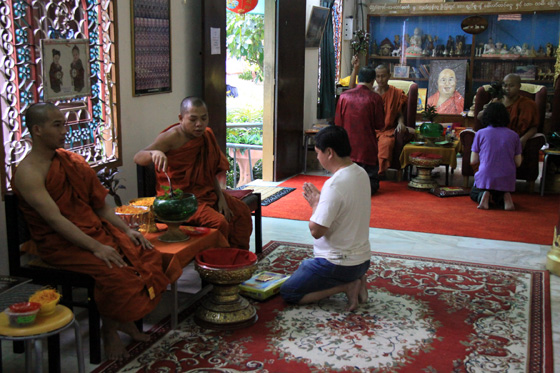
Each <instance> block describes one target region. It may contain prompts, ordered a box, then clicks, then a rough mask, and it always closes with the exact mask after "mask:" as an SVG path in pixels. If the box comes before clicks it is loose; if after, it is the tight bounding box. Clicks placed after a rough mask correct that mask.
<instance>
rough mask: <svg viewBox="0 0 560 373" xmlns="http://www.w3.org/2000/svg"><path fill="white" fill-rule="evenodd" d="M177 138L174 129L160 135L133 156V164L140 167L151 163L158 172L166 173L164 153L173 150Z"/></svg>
mask: <svg viewBox="0 0 560 373" xmlns="http://www.w3.org/2000/svg"><path fill="white" fill-rule="evenodd" d="M178 136H179V135H178V133H177V132H176V131H175V129H174V128H173V129H171V130H169V131H166V132H164V133H160V134H159V135H158V137H156V139H155V140H154V142H153V143H151V144H150V145H149V146H148V147H146V148H144V149H142V150H140V151H139V152H138V153H136V154H135V155H134V162H135V163H136V164H139V165H140V166H148V165H150V164H152V163H153V164H154V165H155V167H156V168H157V170H158V171H167V156H166V155H165V153H167V152H168V151H169V150H171V149H173V148H174V145H175V141H176V140H177V138H178Z"/></svg>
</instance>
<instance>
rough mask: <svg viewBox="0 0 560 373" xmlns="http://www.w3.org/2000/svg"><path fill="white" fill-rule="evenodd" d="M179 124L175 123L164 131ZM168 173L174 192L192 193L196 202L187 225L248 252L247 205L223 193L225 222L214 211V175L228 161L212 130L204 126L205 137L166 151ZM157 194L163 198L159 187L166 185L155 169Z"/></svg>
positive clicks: (248, 218)
mask: <svg viewBox="0 0 560 373" xmlns="http://www.w3.org/2000/svg"><path fill="white" fill-rule="evenodd" d="M177 125H179V123H176V124H174V125H172V126H170V127H168V128H166V129H165V130H164V131H163V132H165V131H168V130H169V129H171V128H173V127H175V126H177ZM166 155H167V162H168V169H167V174H168V175H169V178H170V179H171V184H172V185H173V188H175V189H177V188H178V189H181V190H183V191H184V192H186V193H192V194H194V195H195V196H196V199H197V201H198V209H197V210H196V212H195V213H194V215H193V216H191V218H190V219H189V220H187V222H186V223H187V224H188V225H194V226H202V227H209V228H215V229H218V230H219V231H220V232H221V233H222V234H223V235H224V237H226V238H227V239H228V241H229V244H230V245H231V246H232V247H238V248H240V249H249V239H250V238H251V232H252V231H253V222H252V220H251V211H250V210H249V207H247V205H246V204H245V203H244V202H242V201H240V200H239V199H237V198H235V197H231V196H229V195H228V194H226V193H224V198H225V200H226V202H227V204H228V207H229V208H230V209H231V211H232V213H233V217H232V218H231V221H229V222H228V221H227V220H226V219H225V217H224V215H223V214H221V213H219V212H218V211H217V210H216V208H217V202H218V196H217V194H216V191H215V189H214V188H215V179H216V175H217V174H219V173H220V172H223V171H226V170H228V169H229V162H228V160H227V158H226V156H225V155H224V153H223V152H222V151H221V150H220V147H219V146H218V142H217V141H216V138H215V137H214V133H213V132H212V130H211V129H210V128H209V127H207V128H206V131H205V132H204V134H203V135H202V136H201V137H199V138H196V139H193V140H190V141H188V142H187V143H185V144H184V145H183V146H181V147H180V148H177V149H173V150H170V151H168V152H167V154H166ZM156 176H157V184H156V191H157V195H158V196H159V195H163V194H164V190H163V189H162V188H161V186H162V185H168V184H169V182H168V181H167V176H165V174H164V173H163V172H161V171H157V170H156Z"/></svg>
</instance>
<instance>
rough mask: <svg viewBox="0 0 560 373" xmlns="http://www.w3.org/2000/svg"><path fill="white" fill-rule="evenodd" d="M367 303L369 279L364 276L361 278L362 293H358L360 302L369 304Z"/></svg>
mask: <svg viewBox="0 0 560 373" xmlns="http://www.w3.org/2000/svg"><path fill="white" fill-rule="evenodd" d="M367 301H368V292H367V279H366V275H363V276H362V277H361V278H360V292H359V293H358V302H360V303H367Z"/></svg>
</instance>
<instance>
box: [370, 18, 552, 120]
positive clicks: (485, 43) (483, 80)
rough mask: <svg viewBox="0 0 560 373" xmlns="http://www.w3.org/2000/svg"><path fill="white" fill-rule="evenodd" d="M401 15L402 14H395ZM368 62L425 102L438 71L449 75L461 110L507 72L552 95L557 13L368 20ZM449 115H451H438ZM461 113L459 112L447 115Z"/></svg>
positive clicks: (435, 89)
mask: <svg viewBox="0 0 560 373" xmlns="http://www.w3.org/2000/svg"><path fill="white" fill-rule="evenodd" d="M401 13H402V12H401ZM367 24H368V32H369V34H370V48H369V53H368V62H369V63H370V64H373V65H374V66H377V65H380V64H384V65H386V66H387V67H388V68H389V69H390V71H391V73H392V75H393V78H394V79H406V80H413V81H415V82H416V83H418V85H419V88H420V89H426V90H427V96H428V97H430V96H432V95H433V94H434V93H436V91H437V89H438V78H440V79H441V74H444V75H445V73H442V71H443V70H446V71H447V70H453V72H454V74H455V75H456V80H457V86H456V90H457V91H458V93H459V94H460V95H462V97H463V98H464V101H461V102H464V107H463V110H464V111H468V110H469V108H470V107H471V105H472V102H473V97H474V95H475V93H476V90H477V89H478V88H479V87H480V86H482V85H484V84H489V83H491V82H494V81H501V80H502V79H503V77H504V76H505V75H507V74H509V73H516V74H519V75H520V77H521V79H522V81H523V82H526V83H534V84H541V85H545V86H547V88H548V91H549V95H552V93H553V89H552V87H553V83H554V81H553V80H554V66H555V63H556V49H557V48H558V42H559V38H560V12H559V11H548V12H535V11H533V12H526V13H517V14H482V15H478V14H461V15H458V14H441V15H429V14H426V15H420V16H415V15H412V14H394V15H393V14H391V15H387V14H386V15H376V14H369V16H368V23H367ZM443 114H451V113H443ZM452 114H461V113H452Z"/></svg>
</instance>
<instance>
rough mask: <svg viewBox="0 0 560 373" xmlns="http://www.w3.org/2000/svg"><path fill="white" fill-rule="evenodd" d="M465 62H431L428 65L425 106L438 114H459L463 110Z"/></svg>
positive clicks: (465, 77) (465, 76)
mask: <svg viewBox="0 0 560 373" xmlns="http://www.w3.org/2000/svg"><path fill="white" fill-rule="evenodd" d="M466 79H467V60H433V61H431V63H430V77H429V82H428V100H427V105H430V106H435V107H436V110H437V112H438V114H461V113H462V112H463V111H464V110H465V98H464V97H465V82H466Z"/></svg>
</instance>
